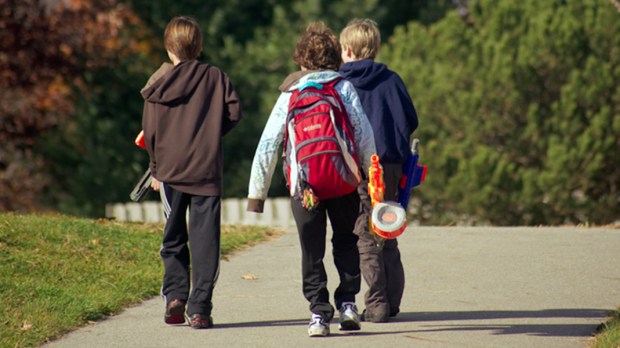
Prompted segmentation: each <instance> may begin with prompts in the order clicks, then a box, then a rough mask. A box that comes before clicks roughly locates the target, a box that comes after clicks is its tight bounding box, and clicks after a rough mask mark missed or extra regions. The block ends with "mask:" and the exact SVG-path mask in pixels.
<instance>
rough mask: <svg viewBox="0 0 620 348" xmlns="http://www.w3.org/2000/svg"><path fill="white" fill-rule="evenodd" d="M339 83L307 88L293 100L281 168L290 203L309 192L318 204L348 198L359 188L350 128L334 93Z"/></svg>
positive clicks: (315, 85) (300, 89)
mask: <svg viewBox="0 0 620 348" xmlns="http://www.w3.org/2000/svg"><path fill="white" fill-rule="evenodd" d="M340 80H341V78H336V79H334V80H332V81H330V82H328V83H326V84H319V83H316V82H308V83H306V84H305V85H303V86H302V87H300V88H299V89H296V90H294V91H293V94H292V95H291V99H290V102H289V107H288V115H287V117H286V125H285V127H286V130H285V132H284V153H283V157H284V166H283V168H284V176H285V178H286V181H287V184H288V187H289V190H290V194H291V197H294V198H295V199H297V200H299V201H304V192H305V190H306V189H308V188H311V189H312V190H311V192H313V193H314V195H315V196H316V197H318V198H319V200H322V199H329V198H334V197H339V196H343V195H346V194H349V193H351V192H353V191H354V190H355V189H356V188H357V186H358V185H359V183H360V173H359V168H358V159H357V155H356V152H355V142H354V136H353V134H354V133H353V127H352V126H351V121H350V120H349V116H348V115H347V111H346V109H345V107H344V104H343V103H342V100H340V96H339V95H338V92H337V91H336V90H335V89H334V86H335V85H336V84H337V83H338V81H340ZM304 206H305V204H304ZM308 209H310V208H308Z"/></svg>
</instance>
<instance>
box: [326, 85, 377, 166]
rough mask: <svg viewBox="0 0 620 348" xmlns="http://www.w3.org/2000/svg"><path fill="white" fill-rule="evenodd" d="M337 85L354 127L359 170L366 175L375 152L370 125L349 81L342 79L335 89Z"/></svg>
mask: <svg viewBox="0 0 620 348" xmlns="http://www.w3.org/2000/svg"><path fill="white" fill-rule="evenodd" d="M338 87H340V90H339V92H340V95H341V99H342V102H343V103H344V106H345V108H346V109H347V113H348V115H349V120H351V124H352V125H353V128H354V129H355V135H354V137H355V139H354V140H355V147H356V150H357V157H358V158H359V160H360V171H362V175H363V176H367V175H368V169H369V168H370V157H371V156H372V155H373V154H375V153H377V148H376V147H375V137H374V134H373V132H372V127H371V126H370V122H369V121H368V117H367V116H366V113H365V112H364V109H363V107H362V102H361V101H360V98H359V96H358V95H357V92H356V91H355V88H354V87H353V85H352V84H351V83H350V82H349V81H342V82H340V83H339V84H338V85H336V89H337V90H338Z"/></svg>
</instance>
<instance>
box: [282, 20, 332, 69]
mask: <svg viewBox="0 0 620 348" xmlns="http://www.w3.org/2000/svg"><path fill="white" fill-rule="evenodd" d="M293 60H294V61H295V63H297V64H299V65H300V66H302V67H304V68H306V69H310V70H325V69H330V70H338V68H339V67H340V64H341V63H342V58H341V56H340V44H339V43H338V38H337V37H336V35H335V34H334V33H333V32H332V31H331V29H329V28H328V27H327V26H326V25H325V24H324V23H323V22H312V23H310V24H309V25H308V26H307V27H306V30H305V31H304V33H303V34H302V35H301V37H300V38H299V41H297V46H296V47H295V54H294V55H293Z"/></svg>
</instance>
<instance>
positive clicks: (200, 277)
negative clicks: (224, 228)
mask: <svg viewBox="0 0 620 348" xmlns="http://www.w3.org/2000/svg"><path fill="white" fill-rule="evenodd" d="M161 198H162V204H163V206H164V214H165V215H166V219H167V220H166V226H165V227H164V237H163V241H162V246H161V251H160V255H161V258H162V260H163V262H164V279H163V284H162V295H163V296H164V297H165V298H166V303H168V302H170V301H172V300H175V299H179V300H185V301H187V315H192V314H197V313H198V314H204V315H210V314H211V310H212V309H213V305H212V303H211V299H212V297H213V289H214V287H215V283H216V281H217V277H218V274H219V270H220V231H221V230H220V210H221V197H220V196H197V195H191V194H188V193H184V192H181V191H178V190H175V189H173V188H172V187H170V186H169V185H166V184H162V187H161ZM188 208H189V224H187V221H186V213H187V209H188ZM188 242H189V246H188ZM190 254H191V272H190ZM190 274H191V294H190Z"/></svg>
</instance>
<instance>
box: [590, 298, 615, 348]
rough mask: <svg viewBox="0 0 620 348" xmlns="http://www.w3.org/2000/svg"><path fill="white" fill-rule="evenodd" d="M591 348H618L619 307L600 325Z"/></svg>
mask: <svg viewBox="0 0 620 348" xmlns="http://www.w3.org/2000/svg"><path fill="white" fill-rule="evenodd" d="M591 348H620V307H618V309H617V310H616V311H615V312H614V313H612V314H611V318H610V319H609V321H608V322H606V323H604V324H603V325H602V327H601V332H600V333H599V334H598V335H596V337H595V340H594V343H593V344H592V346H591Z"/></svg>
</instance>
